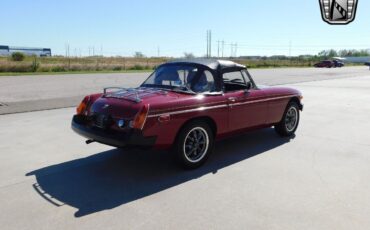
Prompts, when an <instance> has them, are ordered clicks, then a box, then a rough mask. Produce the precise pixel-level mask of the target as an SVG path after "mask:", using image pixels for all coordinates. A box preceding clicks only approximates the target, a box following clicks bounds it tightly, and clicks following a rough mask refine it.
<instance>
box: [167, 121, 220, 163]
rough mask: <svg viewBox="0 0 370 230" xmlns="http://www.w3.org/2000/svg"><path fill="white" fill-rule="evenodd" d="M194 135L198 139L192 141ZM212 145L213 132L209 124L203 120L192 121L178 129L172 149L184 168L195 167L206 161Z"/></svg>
mask: <svg viewBox="0 0 370 230" xmlns="http://www.w3.org/2000/svg"><path fill="white" fill-rule="evenodd" d="M194 135H196V136H197V137H198V136H199V139H198V140H197V141H195V142H192V140H195V137H194ZM202 142H204V144H201V143H202ZM213 147H214V134H213V132H212V130H211V128H210V127H209V125H208V124H207V123H206V122H203V121H194V122H191V123H189V124H187V125H185V126H184V127H183V128H182V129H181V130H180V132H179V134H178V136H177V138H176V142H175V144H174V146H173V150H174V152H175V156H176V160H177V162H178V163H179V164H181V165H182V166H183V167H184V168H185V169H195V168H198V167H200V166H201V165H203V164H204V163H205V162H206V161H207V159H208V157H209V155H210V154H211V153H212V151H213ZM198 152H199V154H197V153H198Z"/></svg>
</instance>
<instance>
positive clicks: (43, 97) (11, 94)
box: [0, 66, 369, 114]
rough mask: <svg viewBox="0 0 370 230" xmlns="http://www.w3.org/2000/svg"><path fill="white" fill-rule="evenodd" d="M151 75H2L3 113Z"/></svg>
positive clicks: (265, 72) (279, 80)
mask: <svg viewBox="0 0 370 230" xmlns="http://www.w3.org/2000/svg"><path fill="white" fill-rule="evenodd" d="M149 74H150V73H134V74H119V73H118V74H77V75H50V76H47V75H42V76H9V77H4V76H0V103H3V104H5V105H7V106H0V114H8V113H15V112H28V111H38V110H46V109H55V108H65V107H71V106H76V105H77V104H78V103H79V102H80V101H81V100H82V98H83V97H84V96H85V95H87V94H91V93H96V92H101V91H102V89H103V88H104V87H109V86H119V87H137V86H139V85H140V83H142V82H143V81H144V80H145V79H146V78H147V77H148V76H149ZM251 74H252V75H253V76H254V78H255V80H256V82H257V83H258V84H267V85H277V84H287V83H296V82H306V81H316V80H323V79H333V78H334V79H339V78H349V77H354V76H366V75H368V74H369V71H368V68H367V67H366V66H364V67H346V68H340V69H315V68H298V69H297V68H289V69H284V68H282V69H257V70H251Z"/></svg>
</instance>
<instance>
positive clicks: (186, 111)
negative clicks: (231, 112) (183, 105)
mask: <svg viewBox="0 0 370 230" xmlns="http://www.w3.org/2000/svg"><path fill="white" fill-rule="evenodd" d="M225 107H228V105H215V106H209V107H199V108H194V109H187V110H179V111H174V112H168V113H160V114H152V115H149V116H148V117H149V118H152V117H160V116H163V115H176V114H181V113H191V112H199V111H204V110H210V109H220V108H225Z"/></svg>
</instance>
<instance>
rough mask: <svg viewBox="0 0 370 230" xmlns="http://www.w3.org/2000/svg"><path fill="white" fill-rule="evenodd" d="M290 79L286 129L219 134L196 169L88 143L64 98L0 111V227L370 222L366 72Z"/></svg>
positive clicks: (157, 155) (369, 85)
mask: <svg viewBox="0 0 370 230" xmlns="http://www.w3.org/2000/svg"><path fill="white" fill-rule="evenodd" d="M302 71H303V70H302ZM334 71H337V70H334ZM369 75H370V74H369ZM307 76H308V75H307ZM66 77H67V76H66ZM307 78H308V77H307ZM291 86H293V87H295V88H298V89H300V90H301V91H302V92H303V93H304V96H305V98H304V101H305V111H304V113H303V115H302V120H301V124H300V127H299V129H298V131H297V134H296V137H295V138H293V139H291V140H289V139H282V138H280V137H278V136H277V135H276V134H275V133H274V131H272V130H270V129H266V130H262V131H257V132H253V133H249V134H246V135H243V136H240V137H236V138H233V139H229V140H226V141H223V142H220V143H218V144H217V147H216V152H215V153H214V155H212V156H211V157H210V159H209V162H208V163H207V164H206V165H205V166H204V167H203V168H201V169H198V170H194V171H182V170H180V169H178V168H177V167H175V166H174V165H173V164H172V161H171V160H170V157H169V155H170V153H166V152H150V151H149V152H143V151H129V152H125V151H120V150H116V149H112V148H110V147H106V146H103V145H100V144H92V145H88V146H86V145H85V144H84V143H83V139H82V138H80V137H79V136H77V135H76V134H74V133H73V132H72V131H71V129H70V127H69V126H70V125H69V123H70V118H71V116H72V114H73V112H74V109H72V108H67V109H58V110H49V111H41V112H32V113H21V114H13V115H2V116H0V153H1V154H0V168H1V173H0V213H1V215H0V224H1V228H2V229H17V230H19V229H282V230H287V229H294V230H295V229H336V230H338V229H345V230H348V229H367V228H369V226H370V218H369V213H370V183H369V178H370V167H369V165H370V142H369V140H370V138H369V137H370V134H369V130H370V122H369V121H368V119H369V117H370V104H369V101H370V76H359V77H354V78H346V79H336V80H326V81H317V82H304V83H298V84H291ZM0 92H1V93H2V91H0Z"/></svg>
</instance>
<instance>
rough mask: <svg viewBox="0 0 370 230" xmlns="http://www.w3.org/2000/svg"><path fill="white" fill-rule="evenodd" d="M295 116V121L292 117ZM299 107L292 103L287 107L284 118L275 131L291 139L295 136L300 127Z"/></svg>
mask: <svg viewBox="0 0 370 230" xmlns="http://www.w3.org/2000/svg"><path fill="white" fill-rule="evenodd" d="M293 114H295V121H293V120H294V118H293V117H292V115H293ZM299 118H300V116H299V106H298V104H297V103H296V102H294V101H291V102H289V104H288V105H287V107H286V109H285V111H284V115H283V118H282V119H281V121H280V122H279V123H278V124H277V125H275V131H276V132H277V133H278V134H279V135H280V136H283V137H290V136H292V135H294V133H295V131H296V130H297V128H298V125H299ZM293 123H294V125H293Z"/></svg>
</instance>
